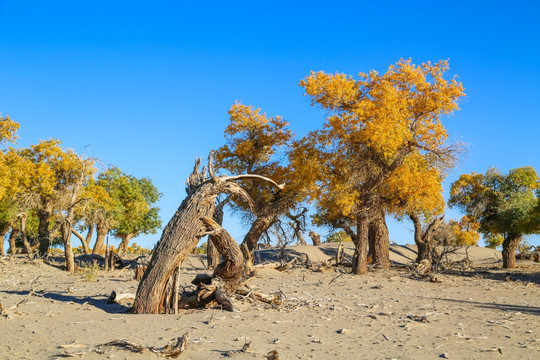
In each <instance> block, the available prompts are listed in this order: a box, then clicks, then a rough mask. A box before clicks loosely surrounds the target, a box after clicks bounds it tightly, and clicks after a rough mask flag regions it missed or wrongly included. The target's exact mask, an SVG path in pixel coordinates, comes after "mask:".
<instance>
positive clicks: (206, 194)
mask: <svg viewBox="0 0 540 360" xmlns="http://www.w3.org/2000/svg"><path fill="white" fill-rule="evenodd" d="M211 156H212V154H211V155H210V158H209V169H211V163H212V159H211ZM199 167H200V159H198V160H197V161H196V163H195V168H194V170H193V173H192V174H191V175H190V177H189V178H188V180H187V188H186V191H187V193H188V196H187V197H186V199H184V201H183V202H182V204H181V205H180V207H179V208H178V210H177V211H176V214H175V215H174V216H173V218H172V219H171V220H170V221H169V223H168V224H167V226H166V227H165V229H164V230H163V234H162V236H161V239H160V241H159V242H158V244H157V245H156V248H155V250H154V252H153V254H152V258H151V260H150V264H149V265H148V268H147V270H146V272H145V273H144V275H143V277H142V279H141V281H140V283H139V287H138V289H137V296H136V298H135V302H134V304H133V308H132V311H133V312H134V313H139V314H142V313H149V314H157V313H161V312H163V310H164V308H163V304H164V297H165V287H166V285H167V282H168V280H169V278H170V277H171V276H172V275H173V272H174V270H175V269H176V267H177V266H178V264H179V263H180V262H182V261H183V260H184V259H185V258H186V257H187V256H188V254H189V253H190V252H191V250H193V248H194V247H196V246H197V243H198V242H199V239H200V238H201V237H202V236H203V235H204V234H205V227H206V226H205V224H204V223H203V220H202V218H203V217H211V216H212V214H213V212H214V207H215V199H216V197H217V196H218V195H219V194H221V193H228V194H232V195H235V196H236V197H238V198H243V199H245V200H246V201H247V202H248V203H250V204H252V203H253V202H252V201H251V198H250V197H249V195H248V194H247V193H246V192H245V191H244V190H243V189H242V188H241V187H240V186H239V185H238V184H237V183H236V182H234V181H231V180H234V179H235V178H234V177H232V178H231V177H216V176H215V175H214V174H213V171H212V170H211V171H210V178H208V177H207V174H206V169H204V168H203V171H202V172H201V171H200V170H199ZM236 178H238V177H236Z"/></svg>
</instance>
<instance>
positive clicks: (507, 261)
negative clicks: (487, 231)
mask: <svg viewBox="0 0 540 360" xmlns="http://www.w3.org/2000/svg"><path fill="white" fill-rule="evenodd" d="M520 241H521V235H520V234H506V236H505V237H504V241H503V244H502V246H503V251H502V257H503V268H504V269H514V268H515V267H516V249H517V247H518V245H519V243H520Z"/></svg>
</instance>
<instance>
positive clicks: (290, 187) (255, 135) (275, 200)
mask: <svg viewBox="0 0 540 360" xmlns="http://www.w3.org/2000/svg"><path fill="white" fill-rule="evenodd" d="M229 115H230V123H229V125H228V126H227V127H226V129H225V140H226V144H225V145H224V146H222V147H221V148H219V149H218V150H217V152H216V168H217V169H218V170H219V171H222V172H223V171H226V172H228V173H230V174H233V175H239V174H245V173H248V174H256V175H262V176H266V177H268V178H271V179H272V180H274V181H276V182H277V183H280V184H285V188H284V189H283V190H280V191H276V188H275V187H272V186H270V185H268V183H267V182H265V181H258V180H256V179H255V180H248V181H243V183H242V187H243V188H244V189H245V190H246V191H247V193H248V194H249V195H250V196H251V198H252V199H253V200H254V203H255V204H254V206H253V207H252V208H249V207H248V206H247V205H246V204H245V203H244V202H242V201H233V202H232V203H231V204H232V207H233V209H235V210H237V211H240V212H241V213H242V214H243V215H244V217H245V218H246V219H247V220H248V221H249V222H250V228H249V231H248V232H247V234H246V236H245V237H244V240H243V244H245V245H246V247H247V249H248V250H249V251H250V252H252V251H253V250H254V248H255V246H256V245H257V242H258V241H259V239H260V237H261V236H262V235H263V233H265V232H266V231H267V230H268V229H269V228H270V226H272V225H273V224H274V223H276V222H277V221H278V220H279V219H280V217H282V216H284V215H289V216H290V217H291V220H294V221H298V218H297V217H296V218H295V215H292V214H291V213H290V211H291V210H293V209H294V208H295V207H296V206H297V205H298V204H299V203H300V201H301V200H302V198H303V194H304V191H303V187H302V185H301V182H300V179H299V178H298V177H297V176H295V172H294V169H293V168H292V167H291V165H290V164H289V163H288V162H287V154H288V153H289V152H290V147H291V142H292V139H293V133H292V132H291V131H290V130H289V129H288V128H287V126H288V123H287V121H285V120H284V119H283V118H282V117H280V116H275V117H269V116H267V115H266V114H264V113H262V112H261V109H259V108H254V107H253V106H248V105H244V104H241V103H239V102H236V103H235V104H234V105H233V106H232V107H231V109H230V110H229ZM233 200H234V199H233Z"/></svg>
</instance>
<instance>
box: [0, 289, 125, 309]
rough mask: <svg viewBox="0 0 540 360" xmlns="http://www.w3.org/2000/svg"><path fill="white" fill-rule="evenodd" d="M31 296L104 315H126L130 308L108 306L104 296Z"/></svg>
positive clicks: (26, 292)
mask: <svg viewBox="0 0 540 360" xmlns="http://www.w3.org/2000/svg"><path fill="white" fill-rule="evenodd" d="M0 292H2V293H4V294H9V295H20V296H28V295H30V292H29V291H0ZM33 296H39V297H43V298H45V299H47V300H54V301H61V302H66V303H69V302H73V303H75V304H79V305H85V304H88V305H91V306H94V307H96V308H98V309H101V310H103V311H104V312H106V313H109V314H118V313H126V312H127V311H128V310H129V309H130V307H128V306H124V305H120V304H117V303H112V304H109V303H107V297H106V296H104V295H97V296H75V295H68V294H62V293H58V292H54V291H51V292H41V291H36V292H35V295H33Z"/></svg>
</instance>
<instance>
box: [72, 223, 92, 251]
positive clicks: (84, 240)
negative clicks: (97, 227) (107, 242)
mask: <svg viewBox="0 0 540 360" xmlns="http://www.w3.org/2000/svg"><path fill="white" fill-rule="evenodd" d="M92 228H93V227H92ZM71 232H72V234H73V235H75V236H76V237H77V238H78V239H79V240H80V241H81V245H82V247H83V253H84V254H85V255H88V254H90V247H89V246H88V241H89V239H90V238H91V237H92V234H90V237H88V235H87V236H86V238H84V237H83V236H82V235H81V233H80V232H78V231H77V230H75V229H71ZM88 232H89V233H90V230H88Z"/></svg>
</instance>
